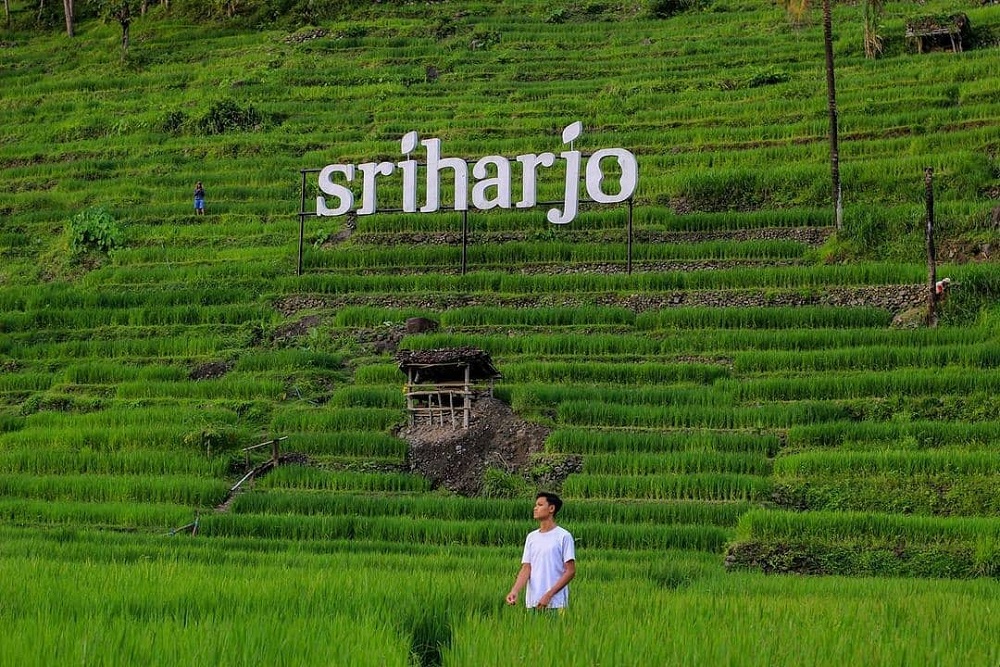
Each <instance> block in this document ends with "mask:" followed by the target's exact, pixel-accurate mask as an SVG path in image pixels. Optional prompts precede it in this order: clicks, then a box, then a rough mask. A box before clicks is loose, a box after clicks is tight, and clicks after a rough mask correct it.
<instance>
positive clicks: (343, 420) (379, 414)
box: [271, 408, 404, 433]
mask: <svg viewBox="0 0 1000 667" xmlns="http://www.w3.org/2000/svg"><path fill="white" fill-rule="evenodd" d="M403 417H404V415H403V411H402V410H393V409H387V408H336V409H326V410H317V409H315V408H310V409H301V408H295V409H287V410H278V411H276V412H275V413H274V417H273V418H272V419H271V431H272V432H274V433H284V432H291V431H294V432H300V433H323V432H331V431H375V432H382V431H386V430H388V429H389V428H391V427H392V426H393V425H395V424H397V423H400V422H402V421H403Z"/></svg>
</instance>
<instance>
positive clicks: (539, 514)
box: [507, 492, 576, 609]
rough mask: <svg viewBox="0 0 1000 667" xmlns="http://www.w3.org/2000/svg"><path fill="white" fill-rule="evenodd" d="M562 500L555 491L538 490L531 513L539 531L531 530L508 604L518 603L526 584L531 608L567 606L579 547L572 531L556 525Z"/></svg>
mask: <svg viewBox="0 0 1000 667" xmlns="http://www.w3.org/2000/svg"><path fill="white" fill-rule="evenodd" d="M560 508H562V500H561V499H560V498H559V496H557V495H556V494H554V493H546V492H542V493H539V494H538V496H537V497H536V498H535V507H534V509H533V510H532V515H533V517H534V519H535V521H537V522H538V530H533V531H531V532H530V533H528V538H527V539H526V540H525V542H524V554H523V555H522V556H521V569H520V571H519V572H518V573H517V578H516V579H515V580H514V585H513V586H512V587H511V589H510V592H509V593H508V594H507V604H509V605H515V604H517V597H518V594H519V593H520V592H521V589H523V588H524V587H525V586H526V585H527V591H526V592H525V596H524V604H525V606H527V607H528V609H564V608H565V607H566V606H567V605H568V604H569V582H570V581H571V580H572V579H573V577H575V576H576V547H575V545H574V543H573V536H572V535H570V533H569V531H567V530H566V529H565V528H562V527H561V526H557V525H556V514H557V513H558V512H559V510H560Z"/></svg>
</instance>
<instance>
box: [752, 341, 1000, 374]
mask: <svg viewBox="0 0 1000 667" xmlns="http://www.w3.org/2000/svg"><path fill="white" fill-rule="evenodd" d="M997 364H1000V346H998V345H996V344H994V343H984V344H980V345H969V346H967V347H956V346H938V347H922V348H900V347H865V348H852V349H848V350H825V351H816V352H779V351H755V352H737V353H736V354H734V355H733V366H734V368H735V370H736V371H738V372H740V373H765V372H776V371H813V372H817V371H823V372H825V371H835V370H848V369H850V370H872V371H879V370H892V369H895V368H899V367H911V366H915V367H919V368H937V367H944V366H948V365H954V366H961V367H967V368H995V367H996V366H997Z"/></svg>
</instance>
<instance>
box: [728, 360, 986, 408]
mask: <svg viewBox="0 0 1000 667" xmlns="http://www.w3.org/2000/svg"><path fill="white" fill-rule="evenodd" d="M716 386H717V387H718V388H719V390H720V391H726V392H732V393H733V394H734V395H735V396H737V397H739V399H741V400H744V401H790V400H805V399H812V400H830V399H846V398H865V397H869V396H892V395H899V394H902V395H907V396H920V395H932V396H933V395H936V396H941V395H952V394H966V395H968V394H973V393H976V392H989V393H996V391H997V390H998V389H1000V373H997V372H995V371H992V370H974V369H961V370H959V369H953V368H936V369H910V368H907V369H898V370H892V371H863V372H856V373H854V372H829V373H823V374H822V375H815V374H814V375H811V376H809V377H808V378H806V377H780V378H759V379H758V378H747V379H742V380H740V381H739V382H735V381H731V380H727V381H723V382H720V383H718V384H717V385H716Z"/></svg>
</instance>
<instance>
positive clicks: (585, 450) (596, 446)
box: [545, 428, 780, 456]
mask: <svg viewBox="0 0 1000 667" xmlns="http://www.w3.org/2000/svg"><path fill="white" fill-rule="evenodd" d="M779 445H780V441H779V439H778V436H776V435H763V434H757V433H739V432H732V431H715V432H713V431H707V430H704V429H699V430H697V431H680V432H665V431H601V430H594V429H580V428H557V429H556V430H554V431H552V433H550V434H549V437H548V438H547V439H546V441H545V446H546V449H548V450H550V451H554V452H561V453H566V454H605V453H627V452H636V453H642V452H684V451H700V450H707V451H717V452H732V453H746V454H749V455H766V456H773V455H774V454H775V453H777V451H778V447H779Z"/></svg>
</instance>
